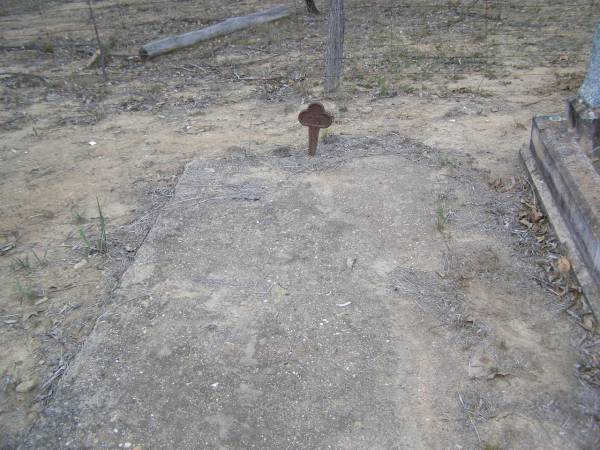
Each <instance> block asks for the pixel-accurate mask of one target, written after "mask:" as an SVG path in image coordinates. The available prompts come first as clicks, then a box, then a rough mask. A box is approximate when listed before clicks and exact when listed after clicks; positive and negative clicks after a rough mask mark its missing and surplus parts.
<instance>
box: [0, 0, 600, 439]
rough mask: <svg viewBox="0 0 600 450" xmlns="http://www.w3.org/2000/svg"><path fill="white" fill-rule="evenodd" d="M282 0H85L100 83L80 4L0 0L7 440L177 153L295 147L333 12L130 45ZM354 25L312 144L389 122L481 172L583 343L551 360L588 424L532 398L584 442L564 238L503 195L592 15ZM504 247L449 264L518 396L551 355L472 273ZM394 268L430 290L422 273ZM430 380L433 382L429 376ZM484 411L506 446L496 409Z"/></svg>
mask: <svg viewBox="0 0 600 450" xmlns="http://www.w3.org/2000/svg"><path fill="white" fill-rule="evenodd" d="M274 3H276V2H257V1H252V0H249V1H244V2H213V1H210V2H203V3H202V6H199V4H198V2H193V1H168V2H140V1H133V0H131V1H116V0H114V1H113V0H109V1H103V2H98V3H97V4H96V7H97V9H96V17H97V20H98V26H99V31H100V34H101V37H102V39H103V42H104V43H105V45H106V47H107V48H108V53H109V55H110V56H109V64H108V73H109V78H110V81H109V82H108V83H106V82H104V81H103V80H102V76H101V72H100V71H99V69H98V68H96V67H92V68H85V66H86V63H87V61H88V59H89V57H90V56H91V55H92V54H93V52H94V51H95V48H96V45H95V40H94V36H93V31H92V29H91V26H90V23H89V21H88V11H87V5H86V4H85V3H84V2H41V1H40V2H25V3H23V2H4V4H3V6H2V7H0V14H2V15H0V29H1V31H0V67H2V69H1V70H0V133H1V134H2V140H1V142H0V249H3V248H6V249H7V250H6V251H2V254H1V255H0V280H1V281H0V316H1V317H0V435H1V436H2V440H0V446H4V447H7V448H12V447H15V446H17V445H18V443H19V442H20V436H21V435H22V433H23V431H24V430H27V428H28V427H29V426H30V425H31V424H32V423H35V422H36V421H37V420H38V417H39V414H40V412H41V411H42V410H43V409H44V407H45V406H46V405H47V404H48V402H51V401H52V396H53V391H54V388H55V385H56V383H57V382H58V381H59V380H60V378H61V376H62V375H63V374H64V372H65V371H66V370H67V368H68V365H69V363H70V362H71V361H72V359H73V358H75V357H76V355H77V353H78V351H79V349H80V348H81V346H82V344H83V343H84V342H85V340H86V337H87V336H88V335H89V333H90V331H91V330H92V328H93V327H94V324H95V323H96V320H97V318H98V317H99V316H100V315H101V314H102V312H103V311H104V310H105V308H106V305H107V304H109V303H110V302H111V301H112V300H111V293H112V292H113V291H114V289H115V287H117V286H118V283H119V280H120V276H121V274H122V273H123V271H124V270H125V268H126V267H128V265H129V264H130V263H131V261H132V260H133V259H134V258H135V254H136V250H137V248H138V247H139V245H140V244H141V242H142V241H143V239H144V238H145V236H146V234H147V232H148V230H149V229H150V227H151V226H152V224H153V221H154V219H155V217H156V215H157V213H158V211H159V210H160V208H161V205H162V204H163V203H164V202H165V201H166V200H167V199H168V198H169V197H170V195H171V194H172V189H173V187H174V185H175V184H176V181H177V177H178V175H179V174H180V173H181V170H182V168H183V165H184V164H185V163H186V162H187V161H189V160H190V159H191V158H192V157H193V156H194V155H196V154H203V155H206V156H219V155H229V154H231V153H232V152H246V153H254V154H267V153H269V152H273V151H276V150H277V149H279V150H277V151H280V152H284V153H285V152H286V151H290V152H295V151H298V150H299V149H302V147H303V145H305V144H304V142H305V140H306V136H305V133H306V131H305V130H304V129H302V127H300V126H299V125H298V124H297V121H296V116H297V113H298V111H299V110H300V109H301V108H302V106H303V105H305V104H306V103H307V102H308V101H310V100H316V99H319V100H322V79H321V74H322V72H323V56H324V48H325V47H324V45H325V38H326V16H325V15H323V16H318V17H314V16H308V15H306V14H305V11H304V9H303V6H302V3H303V2H297V5H298V14H296V15H295V16H293V17H292V18H290V19H286V20H283V21H280V22H277V23H274V24H272V25H268V26H263V27H259V28H256V29H252V30H248V31H244V32H240V33H237V34H235V35H231V36H228V37H224V38H220V39H216V40H214V41H211V42H209V43H206V44H204V45H202V46H198V47H194V48H191V49H187V50H184V51H181V52H177V53H173V54H171V55H166V56H164V57H161V58H158V59H156V60H152V61H141V60H140V59H139V58H138V57H137V49H138V47H139V46H140V45H141V44H142V43H145V42H147V41H148V40H151V39H154V38H157V37H161V36H165V35H168V34H173V33H178V32H183V31H188V30H190V29H194V28H199V27H201V26H204V25H208V24H211V23H214V22H215V21H216V20H218V19H219V18H226V17H229V16H233V15H238V14H241V13H246V12H253V11H257V10H259V9H263V8H267V7H268V6H270V5H271V4H274ZM319 6H320V7H321V9H322V10H324V8H323V5H319ZM347 19H348V23H347V27H346V32H347V47H346V48H347V52H346V61H345V69H344V80H343V88H342V90H341V92H340V93H339V94H338V95H336V96H335V97H333V98H329V99H326V101H325V103H326V106H327V107H328V108H329V109H330V110H331V111H332V112H333V113H334V114H335V116H336V121H335V123H334V126H333V127H332V128H331V131H329V132H328V133H327V134H328V135H326V136H325V139H326V140H331V141H335V139H338V138H339V137H340V136H342V137H343V136H344V135H347V134H353V135H365V136H381V135H386V134H388V133H391V132H393V133H398V134H399V135H401V136H405V137H407V138H411V139H413V140H415V141H417V142H420V143H423V144H426V145H428V146H431V147H432V148H436V149H440V151H441V152H440V153H439V154H436V155H425V157H431V158H440V160H439V161H438V160H436V164H439V165H441V166H443V167H445V169H446V170H447V176H448V177H455V176H459V177H460V176H462V174H463V171H464V170H465V169H464V164H468V165H469V166H472V169H473V170H476V171H477V172H478V173H480V174H481V175H482V176H485V177H487V178H489V182H490V184H491V186H492V187H493V188H494V189H495V190H496V192H497V198H494V199H491V200H490V202H489V205H488V207H489V209H490V210H492V211H495V212H496V213H497V215H498V218H499V220H503V221H506V224H505V225H506V227H507V229H510V230H512V232H514V233H515V236H517V238H518V239H517V241H518V242H517V243H516V244H515V245H513V246H512V247H510V248H511V249H512V250H511V251H514V252H516V253H518V254H519V255H521V256H522V257H523V258H524V260H525V261H527V263H528V264H529V265H530V268H531V267H535V268H536V271H535V275H532V276H533V277H534V278H535V279H536V280H537V281H536V283H538V284H539V285H540V286H542V287H543V288H544V289H545V292H546V295H545V296H544V297H543V298H541V297H539V298H536V299H535V300H536V301H538V302H544V303H545V304H547V307H548V310H549V311H552V312H553V314H555V316H553V317H556V323H557V325H556V326H557V327H559V328H560V329H561V330H562V331H561V334H560V336H561V337H565V338H566V337H567V336H568V339H569V340H568V346H567V347H568V349H569V350H570V351H573V350H577V352H579V353H573V357H572V358H571V359H569V360H557V361H555V362H554V363H553V365H552V366H553V367H554V366H555V369H554V370H556V371H557V372H555V373H554V375H556V374H557V373H558V372H560V376H561V377H562V378H560V377H559V378H560V379H561V380H565V379H570V380H573V379H575V378H574V377H578V378H580V379H581V380H582V383H581V384H580V385H579V388H577V389H576V388H575V387H574V386H573V385H570V384H569V385H565V386H564V389H565V392H566V393H565V399H564V401H565V402H571V403H572V404H573V405H576V407H577V408H581V410H582V411H584V414H586V415H585V417H587V422H585V423H582V422H581V421H579V422H577V423H576V424H574V423H573V422H569V420H570V419H569V413H568V412H561V411H560V410H557V409H556V408H554V409H553V405H556V399H554V398H535V399H531V403H532V404H534V403H535V404H540V403H543V404H544V405H546V406H548V409H547V411H548V414H557V415H560V414H564V419H565V424H566V425H565V427H566V428H569V427H574V428H569V429H570V430H571V431H573V430H574V429H578V430H579V431H580V432H581V433H583V434H582V436H585V438H582V440H581V442H582V448H586V447H585V446H584V445H583V443H593V442H594V438H593V437H591V436H593V435H594V434H597V433H598V430H597V410H598V408H597V405H598V403H597V393H595V392H596V391H595V390H594V389H595V387H597V385H598V383H599V382H600V381H599V380H598V376H599V375H598V373H599V371H598V356H597V349H598V345H597V343H598V341H597V337H596V335H595V334H592V333H590V330H589V328H591V327H590V326H587V325H589V323H590V322H589V319H588V320H587V322H586V317H589V316H587V315H586V313H587V311H586V310H585V308H584V305H582V304H581V302H580V300H579V299H578V295H577V289H576V286H575V285H574V283H572V282H571V280H566V279H565V277H566V275H564V274H563V273H562V272H561V271H560V270H558V266H557V263H558V261H559V258H560V256H561V249H560V247H559V246H558V245H557V244H556V242H555V241H554V240H553V238H552V235H551V229H549V227H548V226H547V224H546V223H545V222H544V219H543V218H540V217H538V216H536V214H535V205H534V206H533V207H532V206H531V205H532V202H533V199H531V198H529V199H528V202H529V204H524V205H523V206H522V208H513V207H511V208H507V207H506V204H510V205H516V204H518V203H519V200H520V198H521V197H527V196H528V195H529V189H528V187H527V185H526V183H525V182H524V181H523V179H524V178H523V175H524V173H523V171H522V169H521V167H520V163H519V160H518V150H519V148H520V147H521V146H522V145H526V144H527V142H528V137H529V122H530V118H531V116H532V115H533V114H545V113H554V112H558V111H562V110H563V102H564V99H565V98H566V97H567V96H568V95H570V94H572V93H573V92H574V90H576V89H577V88H578V86H579V84H580V82H581V80H582V78H583V73H584V70H585V63H586V61H587V56H588V53H589V49H590V45H591V33H592V31H593V24H594V23H595V22H596V21H597V20H598V11H597V9H595V8H594V5H593V2H585V3H581V4H580V5H574V4H573V3H572V2H566V1H558V2H552V4H549V5H542V4H540V2H538V1H535V2H534V1H524V2H523V1H520V2H489V1H487V2H486V1H476V2H472V1H451V2H450V1H449V2H440V3H439V4H434V2H426V1H417V2H410V5H408V4H407V5H394V4H392V3H390V2H387V1H374V2H370V3H369V4H368V5H365V4H364V2H358V1H348V2H347ZM574 24H577V26H574ZM286 149H287V150H286ZM423 182H428V181H427V180H424V181H423ZM457 201H460V198H459V195H458V194H457V193H452V192H450V193H447V197H442V198H440V201H439V204H438V205H437V207H436V209H435V211H432V212H431V220H432V228H431V232H432V233H434V232H435V233H438V234H440V233H441V234H442V235H443V233H447V232H448V231H447V230H448V228H449V227H448V223H452V221H453V220H454V219H455V218H454V217H453V214H455V208H453V202H457ZM505 201H506V202H508V203H505ZM511 202H512V203H511ZM97 203H99V204H100V211H101V212H102V215H103V216H105V217H106V218H107V220H108V222H107V225H106V228H105V230H106V241H105V244H106V252H99V251H98V250H99V249H98V246H97V242H98V240H99V239H101V235H102V228H103V227H102V225H101V220H100V214H99V212H100V211H99V209H98V206H97ZM519 209H522V211H519ZM532 211H533V212H532ZM465 214H467V215H468V208H467V209H466V212H465ZM524 218H525V219H526V222H527V223H525V224H524V223H523V222H521V223H519V220H521V219H524ZM467 219H469V218H468V217H463V218H461V220H467ZM534 219H537V220H534ZM470 220H473V221H476V220H478V218H477V217H472V218H470ZM83 236H85V238H83ZM86 241H88V242H86ZM511 245H512V244H511ZM505 260H506V258H503V257H502V255H498V254H497V251H496V250H495V249H494V248H493V246H490V248H489V251H483V252H482V251H481V249H480V248H479V247H475V248H472V247H469V245H465V246H461V245H457V246H455V247H454V248H450V249H448V252H447V266H446V268H445V269H444V268H442V269H441V273H442V275H443V276H444V277H445V278H444V280H447V281H448V283H456V284H457V285H459V286H469V289H470V290H471V292H477V295H472V296H470V297H467V298H463V299H458V300H460V302H459V303H461V304H462V303H464V304H465V305H466V306H468V307H469V308H472V309H473V310H475V311H479V312H480V313H481V315H482V317H485V321H486V323H487V324H488V326H489V327H491V328H493V329H494V330H496V331H497V336H500V335H502V336H504V337H503V338H499V340H498V341H497V342H495V344H494V345H495V347H494V351H495V352H496V351H497V353H494V357H493V359H492V360H489V359H486V360H485V361H483V362H482V363H481V364H480V363H477V364H475V363H474V364H473V367H475V366H476V367H486V368H497V369H498V370H496V371H495V372H494V371H491V369H490V371H487V372H486V373H485V377H487V376H490V375H491V376H493V377H494V379H496V378H497V379H498V381H499V382H501V383H504V382H505V381H504V378H506V377H505V375H502V374H503V373H506V372H510V373H511V375H510V376H511V377H516V379H517V381H516V383H517V384H519V386H520V388H519V389H522V391H521V392H523V393H524V395H526V392H527V380H528V379H529V378H528V377H535V376H539V370H537V369H539V367H541V366H539V364H541V363H536V362H535V361H537V359H536V358H537V357H536V356H535V355H534V353H533V352H532V351H531V349H530V347H529V346H530V343H531V342H536V343H538V344H539V346H540V348H545V349H547V350H548V351H549V352H551V351H552V349H555V348H557V345H558V343H557V342H556V339H555V338H554V337H553V336H554V335H553V334H552V333H549V332H548V328H551V327H552V325H551V321H549V320H543V321H542V322H537V323H536V324H535V325H532V324H533V323H534V322H535V321H533V320H528V319H527V311H523V310H521V309H519V308H516V307H515V306H514V305H508V304H504V303H503V302H502V299H501V298H500V297H498V296H497V295H496V293H495V291H494V290H490V289H489V284H485V283H484V284H482V283H481V282H479V281H478V280H479V279H480V278H481V277H483V278H485V277H488V276H489V274H490V273H497V271H498V270H502V269H501V266H502V261H505ZM399 276H403V277H410V276H416V277H417V278H415V283H416V284H423V283H425V285H426V281H427V280H420V279H418V274H417V275H414V274H399ZM494 282H495V283H498V284H499V285H502V286H505V287H506V285H507V284H510V283H511V281H510V279H501V278H499V279H497V280H494ZM448 286H449V287H450V286H451V284H449V285H448ZM514 289H515V290H516V289H520V287H519V286H515V287H514ZM518 294H519V295H521V296H522V298H523V304H524V305H527V303H528V302H530V301H532V299H531V298H530V293H529V292H528V291H526V290H524V291H519V292H518ZM524 308H525V309H526V306H524ZM441 313H442V315H444V311H442V312H441ZM521 319H524V320H521ZM465 320H466V322H465V326H467V327H476V325H475V324H473V323H471V322H469V321H470V320H471V319H469V318H468V317H467V318H465ZM507 324H508V325H507ZM586 324H587V325H586ZM592 324H593V322H592ZM509 325H510V326H509ZM444 336H445V337H444V339H445V338H446V337H447V336H446V335H444ZM503 342H504V343H503ZM560 345H561V346H562V345H566V344H565V343H561V344H560ZM561 348H562V347H561ZM565 352H566V350H565ZM559 353H560V354H561V355H564V354H565V353H563V352H559ZM486 355H487V353H486ZM486 355H483V356H486ZM575 355H577V356H575ZM487 357H488V356H486V358H487ZM536 364H538V366H537V368H536V370H533V371H531V370H530V368H531V367H532V365H534V366H535V365H536ZM505 367H510V370H508V369H505ZM543 369H544V371H546V370H549V369H548V367H547V366H545V365H544V366H543ZM482 370H483V369H482ZM486 370H487V369H486ZM549 376H550V375H549ZM485 377H483V378H485ZM550 377H551V376H550ZM568 377H571V378H568ZM479 378H481V377H479ZM423 383H424V388H426V389H433V388H434V384H435V380H424V381H423ZM478 383H479V384H477V385H476V386H475V387H474V388H473V390H472V392H470V393H465V395H464V397H462V399H461V400H462V404H463V405H464V408H463V410H464V412H465V416H464V417H462V418H461V420H464V419H465V417H467V418H469V417H470V418H471V419H473V420H475V421H485V420H486V419H489V418H491V417H492V416H493V413H492V412H490V408H489V407H488V406H489V405H490V404H493V402H491V401H488V400H486V397H485V395H486V388H485V385H486V383H485V382H478ZM457 401H458V400H457ZM457 404H461V402H460V401H458V403H457ZM498 420H499V419H498ZM502 420H504V421H510V420H511V419H509V418H503V419H502ZM477 423H479V422H477ZM494 426H497V430H496V431H494V433H492V435H493V436H494V437H495V438H498V439H501V438H502V429H503V424H502V423H501V422H500V421H499V422H496V425H494ZM509 428H510V427H508V428H507V429H509ZM507 432H508V431H507ZM556 432H560V430H557V431H556ZM588 437H589V439H588ZM596 442H597V441H596ZM490 448H493V447H490ZM587 448H593V445H592V444H590V446H588V447H587Z"/></svg>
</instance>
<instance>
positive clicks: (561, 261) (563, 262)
mask: <svg viewBox="0 0 600 450" xmlns="http://www.w3.org/2000/svg"><path fill="white" fill-rule="evenodd" d="M556 270H558V271H559V272H560V273H562V274H563V275H564V274H567V273H569V272H570V271H571V262H570V261H569V260H568V258H566V257H564V256H561V257H560V258H558V261H556Z"/></svg>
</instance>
